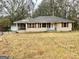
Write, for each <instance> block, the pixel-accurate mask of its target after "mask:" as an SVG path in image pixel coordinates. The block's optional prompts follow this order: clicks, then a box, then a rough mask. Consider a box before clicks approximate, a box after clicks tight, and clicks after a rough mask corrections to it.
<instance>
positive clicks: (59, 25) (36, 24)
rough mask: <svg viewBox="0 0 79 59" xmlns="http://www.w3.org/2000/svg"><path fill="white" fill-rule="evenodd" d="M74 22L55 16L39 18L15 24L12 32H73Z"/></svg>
mask: <svg viewBox="0 0 79 59" xmlns="http://www.w3.org/2000/svg"><path fill="white" fill-rule="evenodd" d="M73 23H74V21H71V20H68V19H63V18H59V17H55V16H39V17H36V18H27V19H23V20H19V21H16V22H14V25H12V26H11V30H12V31H17V32H41V31H72V27H73V25H72V24H73Z"/></svg>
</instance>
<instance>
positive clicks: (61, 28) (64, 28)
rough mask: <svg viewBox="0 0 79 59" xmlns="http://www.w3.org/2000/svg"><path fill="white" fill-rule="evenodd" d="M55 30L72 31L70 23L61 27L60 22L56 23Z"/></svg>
mask: <svg viewBox="0 0 79 59" xmlns="http://www.w3.org/2000/svg"><path fill="white" fill-rule="evenodd" d="M57 31H72V23H68V27H62V23H58V24H57Z"/></svg>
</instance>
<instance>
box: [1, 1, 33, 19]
mask: <svg viewBox="0 0 79 59" xmlns="http://www.w3.org/2000/svg"><path fill="white" fill-rule="evenodd" d="M29 1H31V2H32V0H0V3H2V6H3V9H4V12H5V13H6V14H8V15H9V16H10V18H11V19H12V20H20V19H23V18H26V17H27V16H28V12H29V11H30V10H29V9H30V7H29V8H28V6H30V4H31V2H30V3H29V4H28V2H29Z"/></svg>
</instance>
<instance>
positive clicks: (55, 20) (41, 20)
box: [14, 16, 74, 23]
mask: <svg viewBox="0 0 79 59" xmlns="http://www.w3.org/2000/svg"><path fill="white" fill-rule="evenodd" d="M59 22H74V21H71V20H68V19H64V18H59V17H55V16H39V17H36V18H27V19H23V20H20V21H16V22H14V23H59Z"/></svg>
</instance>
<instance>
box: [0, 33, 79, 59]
mask: <svg viewBox="0 0 79 59" xmlns="http://www.w3.org/2000/svg"><path fill="white" fill-rule="evenodd" d="M0 38H1V39H0V55H9V56H10V57H12V58H13V59H79V32H68V33H24V34H23V33H22V34H20V33H19V34H17V33H13V34H12V33H10V34H5V35H3V36H2V37H0Z"/></svg>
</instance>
